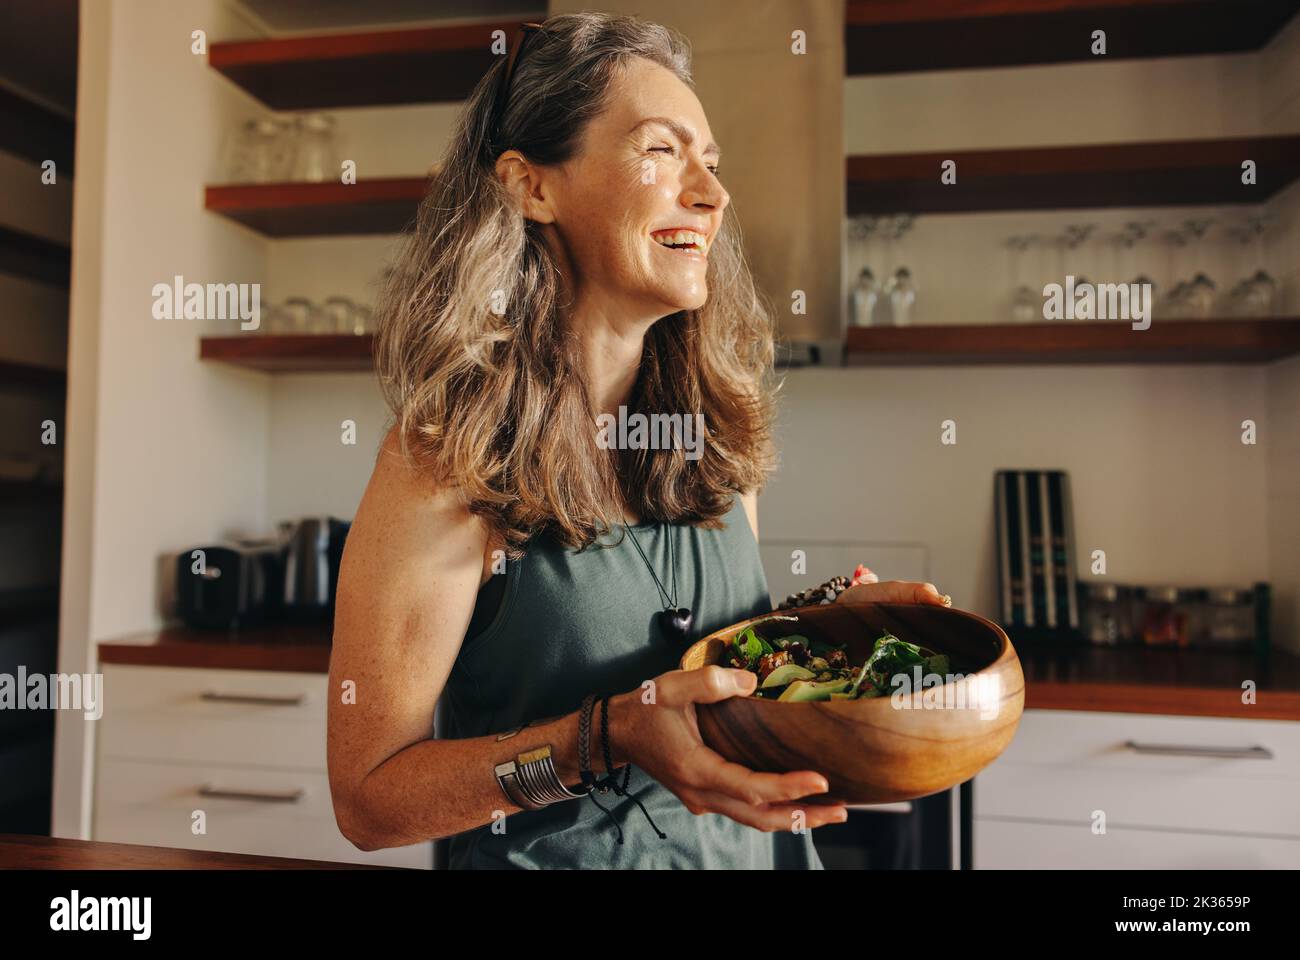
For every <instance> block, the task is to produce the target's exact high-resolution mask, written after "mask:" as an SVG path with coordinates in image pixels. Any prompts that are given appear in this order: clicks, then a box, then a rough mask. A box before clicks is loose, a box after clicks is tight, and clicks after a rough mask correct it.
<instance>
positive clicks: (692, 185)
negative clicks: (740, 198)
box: [682, 162, 731, 213]
mask: <svg viewBox="0 0 1300 960" xmlns="http://www.w3.org/2000/svg"><path fill="white" fill-rule="evenodd" d="M682 202H683V203H684V204H686V205H687V206H688V207H691V208H692V209H695V208H697V207H711V208H713V209H715V210H717V211H718V212H719V213H721V212H722V210H723V209H725V208H726V206H727V204H728V203H730V202H731V194H729V193H727V191H726V190H724V189H723V187H722V184H721V183H719V182H718V178H717V177H716V176H714V174H713V173H712V171H710V170H709V168H708V167H707V166H705V165H704V163H703V162H696V163H694V164H692V165H691V169H690V171H689V172H688V173H687V179H686V181H685V183H684V184H683V185H682Z"/></svg>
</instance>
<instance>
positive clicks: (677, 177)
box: [529, 57, 730, 321]
mask: <svg viewBox="0 0 1300 960" xmlns="http://www.w3.org/2000/svg"><path fill="white" fill-rule="evenodd" d="M718 160H719V151H718V148H717V146H716V145H715V144H714V142H713V135H712V132H711V131H710V130H709V123H708V120H707V119H706V118H705V116H704V109H703V107H702V106H701V105H700V101H699V100H698V99H697V98H696V96H695V94H694V93H693V92H692V91H691V89H690V88H689V87H688V86H686V84H684V83H682V81H681V80H679V79H678V78H677V77H676V76H675V75H674V74H673V73H672V71H670V70H668V69H666V68H665V67H662V66H660V65H659V64H657V63H653V62H651V61H649V60H645V59H642V58H639V57H638V58H633V59H632V60H630V61H629V62H628V63H626V64H625V65H624V68H623V69H622V70H620V71H619V72H618V74H617V75H616V77H615V79H614V80H613V81H612V82H611V87H610V91H609V98H608V102H607V105H606V107H605V109H604V110H603V111H602V112H601V113H600V114H599V115H598V116H597V117H595V118H594V119H593V120H592V121H591V122H590V123H589V124H588V125H587V127H586V129H585V130H584V132H583V136H582V140H581V142H580V144H579V149H578V152H577V153H576V154H575V155H574V157H573V158H572V159H571V160H570V161H569V162H568V163H566V164H563V165H562V166H560V167H558V168H554V169H547V170H544V171H539V175H540V181H539V183H538V184H537V185H535V190H536V192H535V193H534V195H533V196H534V199H535V200H541V201H542V205H541V207H537V206H534V205H530V207H529V209H530V210H533V211H534V212H539V213H540V214H541V215H540V216H535V217H534V219H540V220H542V221H543V222H548V221H549V225H548V226H547V228H546V234H547V237H548V241H549V242H551V243H552V244H556V243H558V245H559V247H560V251H559V252H560V254H561V262H562V263H564V264H565V266H566V267H567V268H568V269H569V270H570V271H572V273H573V275H574V276H573V279H574V281H575V283H576V289H575V294H576V298H577V302H578V303H580V304H583V305H584V306H588V307H594V308H596V309H599V310H602V311H617V312H619V313H621V314H623V315H624V317H626V318H627V319H646V320H650V321H653V320H655V319H658V318H660V317H663V316H666V315H668V314H671V313H676V312H678V311H680V310H693V309H697V308H699V307H701V306H703V304H704V302H705V300H706V299H707V298H708V284H707V281H706V273H707V270H708V255H707V248H708V246H709V245H710V244H711V243H712V242H713V240H714V239H715V237H716V236H717V233H718V229H719V228H720V227H721V225H722V212H723V210H724V209H726V206H727V203H728V202H729V201H730V197H729V195H728V194H727V191H726V190H724V189H723V188H722V184H721V183H720V182H719V181H718V178H717V175H716V171H717V165H718ZM530 215H531V214H530ZM675 231H682V234H680V235H677V236H676V237H675V239H676V240H677V241H678V242H685V243H694V246H693V247H690V248H687V249H674V248H672V247H670V246H667V245H665V243H664V242H661V240H664V241H667V240H669V239H670V238H673V237H674V233H675ZM686 232H693V233H694V234H696V235H697V236H695V237H694V238H692V237H688V236H686V235H685V233H686ZM656 236H657V237H659V238H660V239H656Z"/></svg>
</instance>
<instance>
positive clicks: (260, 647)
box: [99, 624, 333, 673]
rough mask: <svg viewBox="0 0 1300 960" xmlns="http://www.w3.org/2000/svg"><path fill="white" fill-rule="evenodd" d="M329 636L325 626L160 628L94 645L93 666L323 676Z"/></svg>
mask: <svg viewBox="0 0 1300 960" xmlns="http://www.w3.org/2000/svg"><path fill="white" fill-rule="evenodd" d="M332 633H333V631H332V629H331V627H330V625H329V624H307V625H298V624H294V625H284V624H282V625H277V626H264V627H255V628H253V629H247V630H233V631H226V630H191V629H190V628H188V627H165V628H163V629H162V630H153V631H150V632H148V633H139V634H133V635H132V636H128V637H121V638H119V639H115V640H107V641H104V642H102V643H100V644H99V662H100V663H123V664H135V665H137V666H145V667H201V668H206V669H216V670H278V671H287V672H289V673H329V669H330V637H331V635H332Z"/></svg>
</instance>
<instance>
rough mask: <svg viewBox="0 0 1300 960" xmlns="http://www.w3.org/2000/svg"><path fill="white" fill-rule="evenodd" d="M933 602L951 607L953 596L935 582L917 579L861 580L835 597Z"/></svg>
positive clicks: (858, 601)
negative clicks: (943, 590)
mask: <svg viewBox="0 0 1300 960" xmlns="http://www.w3.org/2000/svg"><path fill="white" fill-rule="evenodd" d="M843 601H848V602H849V603H932V604H935V605H936V606H940V607H951V606H952V598H951V597H950V596H948V595H947V594H946V593H943V594H941V593H940V592H939V588H938V587H936V586H935V585H934V584H933V583H918V582H917V581H915V580H884V581H875V580H874V575H873V579H872V580H870V581H868V582H863V581H861V580H859V581H858V582H856V583H854V584H853V585H852V586H851V587H849V588H848V589H847V590H845V591H844V592H843V593H841V594H840V595H839V596H838V597H836V598H835V602H836V603H841V602H843Z"/></svg>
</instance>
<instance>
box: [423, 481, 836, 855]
mask: <svg viewBox="0 0 1300 960" xmlns="http://www.w3.org/2000/svg"><path fill="white" fill-rule="evenodd" d="M724 521H725V523H726V527H725V529H721V530H702V529H699V528H696V527H691V526H689V525H663V524H639V525H637V526H634V527H633V528H632V529H633V532H634V533H635V534H636V538H637V542H638V543H639V544H640V546H641V549H642V550H643V551H645V554H646V558H647V559H648V560H649V561H650V563H651V564H653V565H654V568H655V573H656V574H657V575H658V576H659V579H660V580H661V581H663V583H664V586H665V587H666V588H668V589H671V587H672V584H671V582H670V573H669V570H670V568H669V562H668V540H667V539H666V538H667V537H671V538H672V544H673V556H674V557H675V559H676V562H677V591H678V604H679V605H680V606H686V607H689V608H690V609H691V611H692V612H693V614H694V625H693V627H692V631H691V634H692V635H691V637H690V640H689V641H688V642H693V641H694V640H696V639H698V638H699V637H702V636H705V635H706V634H709V633H712V632H713V631H714V630H717V629H719V628H721V627H725V626H727V625H728V624H732V623H735V622H736V621H738V620H743V619H745V618H747V617H751V616H756V615H758V614H760V613H765V612H767V611H768V610H770V609H771V602H770V600H769V597H768V591H767V579H766V577H765V576H764V574H763V568H762V566H761V565H760V563H759V557H758V544H757V543H756V542H755V540H754V535H753V532H752V531H751V530H750V527H749V523H748V521H747V519H746V516H745V511H744V506H743V504H742V503H741V500H740V498H739V497H736V498H735V501H734V502H733V504H732V507H731V510H730V511H729V512H728V513H727V515H726V517H725V518H724ZM620 540H621V542H620ZM503 576H505V578H506V583H505V590H504V596H503V597H502V600H501V603H500V606H499V608H498V609H497V612H496V615H495V617H493V618H492V619H491V620H490V622H489V623H488V626H487V627H486V629H485V630H484V631H483V632H482V633H480V634H478V635H476V636H471V637H469V638H467V639H466V640H465V642H464V643H463V644H462V646H461V650H460V652H459V654H458V655H457V657H456V662H455V664H454V666H453V667H452V671H451V675H450V676H449V677H448V680H447V685H446V696H447V698H448V700H447V713H446V719H447V730H448V736H450V737H456V738H459V737H480V736H485V735H487V734H494V733H501V732H504V731H506V730H510V729H513V728H514V727H517V726H519V725H520V724H522V723H526V722H528V721H532V720H539V719H544V718H548V717H555V716H560V715H563V714H567V713H571V712H573V711H574V710H576V709H578V707H579V706H580V705H581V703H582V698H583V697H584V696H585V695H586V694H588V693H606V692H608V693H622V692H624V691H628V690H634V689H636V688H638V687H639V686H640V685H641V683H642V682H643V681H645V680H648V679H650V678H652V677H655V676H658V675H659V674H661V673H663V672H665V671H667V670H672V669H675V668H676V667H677V663H678V660H679V659H680V657H681V653H682V651H683V650H684V649H685V646H684V645H683V644H682V642H681V641H673V640H670V639H669V638H668V637H667V636H666V635H665V634H664V633H663V632H662V631H661V628H660V627H659V625H658V620H657V615H658V614H659V612H660V611H662V610H663V606H664V605H663V602H662V600H661V598H660V594H659V591H658V589H657V587H656V586H655V581H654V579H653V578H652V577H651V575H650V571H649V570H648V569H647V568H646V565H645V563H644V562H643V561H642V559H641V556H640V555H639V554H638V553H637V550H636V547H635V546H634V545H633V543H632V541H631V539H630V538H628V537H626V535H625V534H624V533H623V531H622V529H621V528H620V529H618V530H616V531H614V532H611V533H610V534H608V535H607V536H605V537H603V538H601V541H600V542H599V543H598V544H596V545H593V546H592V547H590V548H588V549H587V550H586V551H583V552H579V551H576V550H572V549H568V548H564V547H561V546H560V545H559V544H557V543H555V542H554V541H553V540H552V539H551V538H550V537H545V536H544V537H539V538H536V539H535V540H534V541H532V542H531V543H530V544H529V546H528V548H527V552H526V555H525V556H524V557H523V558H521V559H519V560H516V561H511V562H510V563H508V564H507V569H506V572H505V574H504V575H503ZM525 735H526V734H525V733H520V734H518V736H519V737H524V736H525ZM598 769H599V767H598ZM628 792H629V795H628V796H626V797H622V798H620V797H618V796H616V795H615V794H614V793H612V792H610V793H606V794H604V795H602V796H600V797H598V799H599V800H600V803H601V804H602V805H604V806H605V807H609V808H611V809H612V811H613V815H614V817H615V818H616V819H617V821H618V823H619V825H620V826H621V827H622V830H623V841H624V842H623V845H622V846H620V845H619V844H618V842H617V831H616V830H615V827H614V825H613V824H612V823H611V822H610V821H609V819H608V818H607V817H606V815H605V814H604V813H602V812H601V811H600V810H599V809H598V808H597V807H596V805H595V804H594V803H593V802H592V801H591V800H590V799H582V800H568V801H564V802H561V803H556V804H552V805H550V806H548V807H545V808H543V809H541V810H525V811H521V812H519V813H516V814H513V815H511V816H509V817H507V818H506V819H505V821H504V826H505V831H504V832H503V833H493V832H492V828H491V825H490V824H489V825H484V826H482V827H478V828H476V829H474V830H470V831H467V832H465V833H462V834H459V835H457V836H454V837H452V838H451V841H450V851H449V854H450V856H449V860H450V865H451V866H452V867H453V868H472V867H487V868H501V867H516V868H545V869H578V868H581V869H601V868H614V869H651V868H675V869H696V868H699V869H774V868H775V869H821V868H822V863H821V860H820V859H819V858H818V856H817V851H816V849H815V847H814V846H813V842H812V835H811V833H810V832H807V831H805V832H802V833H794V832H792V831H782V832H775V833H767V832H764V831H762V830H756V829H754V828H753V827H748V826H745V825H744V824H741V823H738V822H736V821H734V820H732V819H730V818H729V817H725V816H723V815H721V814H714V813H706V814H701V815H698V816H697V815H695V814H693V813H691V812H690V811H689V810H687V809H686V807H685V806H684V805H683V804H682V802H681V801H680V800H679V799H678V798H677V796H676V795H675V794H673V793H672V792H671V791H669V790H668V789H667V788H666V787H663V786H661V785H660V784H659V783H657V782H656V781H654V780H653V779H651V778H650V776H649V775H648V774H647V773H645V772H644V771H643V770H641V769H639V768H638V767H636V766H635V765H634V766H633V768H632V780H631V784H630V786H629V791H628ZM632 797H636V798H637V799H639V800H640V801H641V803H642V804H643V805H644V806H645V809H646V812H647V813H649V815H650V817H651V819H653V820H654V822H655V824H656V825H657V826H658V827H659V829H660V830H661V831H662V832H663V833H665V834H666V835H667V839H660V837H659V836H658V835H657V834H656V833H655V832H654V830H653V829H651V827H650V824H649V823H647V822H646V819H645V817H643V816H642V814H641V811H640V810H638V809H637V807H636V804H635V803H633V801H632ZM498 829H500V828H498Z"/></svg>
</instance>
